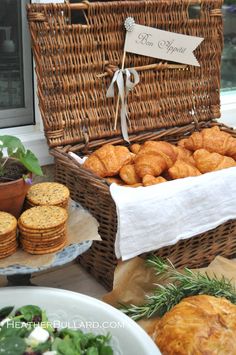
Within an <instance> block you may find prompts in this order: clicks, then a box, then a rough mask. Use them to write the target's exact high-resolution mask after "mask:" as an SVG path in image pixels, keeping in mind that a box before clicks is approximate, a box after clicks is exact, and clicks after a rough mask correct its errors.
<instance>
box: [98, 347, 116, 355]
mask: <svg viewBox="0 0 236 355" xmlns="http://www.w3.org/2000/svg"><path fill="white" fill-rule="evenodd" d="M99 355H113V350H112V348H111V347H110V346H107V345H103V346H102V347H101V349H100V352H99Z"/></svg>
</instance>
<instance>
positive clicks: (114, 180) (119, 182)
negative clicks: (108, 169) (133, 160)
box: [106, 177, 124, 186]
mask: <svg viewBox="0 0 236 355" xmlns="http://www.w3.org/2000/svg"><path fill="white" fill-rule="evenodd" d="M106 181H107V182H108V183H109V184H113V183H114V184H117V185H120V186H123V185H124V181H122V180H121V179H120V178H117V177H109V178H106Z"/></svg>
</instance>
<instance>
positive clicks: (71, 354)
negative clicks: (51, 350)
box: [57, 338, 82, 355]
mask: <svg viewBox="0 0 236 355" xmlns="http://www.w3.org/2000/svg"><path fill="white" fill-rule="evenodd" d="M57 352H58V353H59V354H60V355H75V354H76V355H80V354H82V353H81V352H78V350H77V349H76V348H75V345H74V342H73V340H72V339H70V338H65V339H63V340H62V341H61V342H59V343H58V346H57Z"/></svg>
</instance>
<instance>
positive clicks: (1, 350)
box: [0, 336, 27, 355]
mask: <svg viewBox="0 0 236 355" xmlns="http://www.w3.org/2000/svg"><path fill="white" fill-rule="evenodd" d="M26 348H27V345H26V343H25V341H24V340H23V339H21V338H20V337H17V336H15V337H9V338H5V339H2V340H0V354H4V355H22V354H24V352H25V350H26Z"/></svg>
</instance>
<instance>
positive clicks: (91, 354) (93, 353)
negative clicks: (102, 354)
mask: <svg viewBox="0 0 236 355" xmlns="http://www.w3.org/2000/svg"><path fill="white" fill-rule="evenodd" d="M86 355H99V352H98V349H97V348H95V347H94V346H93V347H91V348H89V349H88V350H87V351H86Z"/></svg>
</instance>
